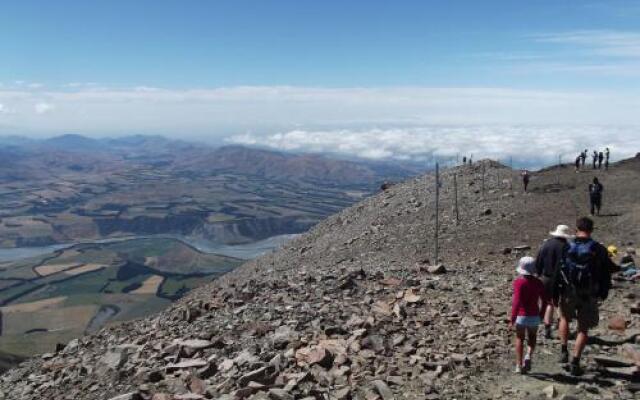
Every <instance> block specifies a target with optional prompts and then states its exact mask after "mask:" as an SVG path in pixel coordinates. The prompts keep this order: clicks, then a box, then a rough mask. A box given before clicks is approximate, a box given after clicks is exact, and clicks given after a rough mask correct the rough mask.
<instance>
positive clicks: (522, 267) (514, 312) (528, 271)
mask: <svg viewBox="0 0 640 400" xmlns="http://www.w3.org/2000/svg"><path fill="white" fill-rule="evenodd" d="M535 262H536V260H535V259H534V258H533V257H522V258H521V259H520V261H519V262H518V267H517V268H516V272H517V273H518V277H517V278H516V279H515V280H514V281H513V301H512V304H511V322H510V324H509V326H510V327H511V328H512V329H514V328H515V331H516V343H515V347H516V373H517V374H526V373H527V372H529V371H530V370H531V356H532V355H533V351H534V350H535V348H536V340H537V335H538V325H540V313H541V311H542V310H543V309H544V307H542V308H541V307H540V304H541V303H542V305H543V306H544V286H543V285H542V282H540V280H539V279H538V278H536V276H535V273H536V266H535ZM525 340H526V341H527V354H526V355H525V356H524V358H523V357H522V353H523V343H524V341H525Z"/></svg>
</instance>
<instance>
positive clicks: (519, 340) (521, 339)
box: [516, 326, 525, 366]
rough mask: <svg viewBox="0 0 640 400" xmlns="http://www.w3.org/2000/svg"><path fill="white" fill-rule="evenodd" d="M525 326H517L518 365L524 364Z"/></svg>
mask: <svg viewBox="0 0 640 400" xmlns="http://www.w3.org/2000/svg"><path fill="white" fill-rule="evenodd" d="M524 334H525V328H523V327H519V326H517V327H516V365H518V366H522V350H523V342H524Z"/></svg>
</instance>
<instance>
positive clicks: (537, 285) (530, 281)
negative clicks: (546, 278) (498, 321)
mask: <svg viewBox="0 0 640 400" xmlns="http://www.w3.org/2000/svg"><path fill="white" fill-rule="evenodd" d="M545 308H546V304H545V301H544V285H543V284H542V282H541V281H540V279H538V278H536V277H534V276H531V275H529V276H519V277H517V278H516V280H514V281H513V301H512V304H511V323H515V322H516V317H518V316H525V317H534V316H540V317H542V316H544V310H545Z"/></svg>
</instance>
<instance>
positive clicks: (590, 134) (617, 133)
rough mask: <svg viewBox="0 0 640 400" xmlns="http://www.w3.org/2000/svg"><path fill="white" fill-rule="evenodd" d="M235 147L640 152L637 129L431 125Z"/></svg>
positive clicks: (500, 155)
mask: <svg viewBox="0 0 640 400" xmlns="http://www.w3.org/2000/svg"><path fill="white" fill-rule="evenodd" d="M229 141H230V142H232V143H237V144H245V145H258V146H264V147H268V148H272V149H278V150H286V151H311V152H319V153H335V154H340V155H345V156H357V157H362V158H369V159H397V160H411V161H423V162H430V161H432V160H433V159H440V160H452V159H455V158H456V157H457V156H460V157H462V156H463V155H466V156H470V155H473V156H474V158H475V159H478V158H485V157H490V158H493V159H501V160H503V161H504V162H507V161H509V160H510V159H513V161H514V164H516V165H529V166H543V165H548V164H552V163H555V162H557V160H558V157H559V156H560V157H562V160H563V162H571V161H573V160H574V159H575V157H576V155H577V153H578V152H579V151H580V150H581V149H584V148H588V149H594V148H599V149H604V148H605V147H610V148H611V150H612V155H613V156H614V158H617V159H620V158H625V157H630V156H633V155H635V154H636V152H638V151H640V135H638V129H637V128H633V127H611V126H609V127H604V126H473V125H466V126H425V127H410V128H395V129H371V130H328V131H305V130H293V131H289V132H285V133H277V134H272V135H267V136H264V135H262V136H261V135H251V134H243V135H237V136H234V137H232V138H230V139H229Z"/></svg>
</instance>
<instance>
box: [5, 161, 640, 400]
mask: <svg viewBox="0 0 640 400" xmlns="http://www.w3.org/2000/svg"><path fill="white" fill-rule="evenodd" d="M483 171H484V173H483ZM454 174H455V175H456V178H457V182H458V194H459V222H456V218H455V210H454V208H453V205H454V201H453V195H454V192H455V190H454V186H453V176H454ZM442 175H443V176H442V190H441V193H442V198H441V205H442V207H441V212H440V222H441V225H440V238H439V240H440V245H441V251H440V260H434V259H433V247H434V240H433V238H434V219H435V213H434V196H433V193H434V178H433V177H432V176H426V177H422V178H419V179H415V180H411V181H408V182H405V183H403V184H399V185H396V186H393V187H391V188H390V189H388V190H387V191H385V192H383V193H380V194H378V195H376V196H374V197H371V198H368V199H366V200H365V201H363V202H361V203H359V204H357V205H356V206H354V207H351V208H349V209H347V210H345V211H343V212H341V213H339V214H338V215H335V216H333V217H331V218H329V219H328V220H326V221H325V222H323V223H321V224H319V225H317V226H316V227H315V228H314V229H312V230H311V231H310V232H309V233H308V234H306V235H303V236H302V237H300V238H298V239H296V240H294V241H292V242H290V243H289V244H288V245H287V246H286V248H284V249H282V250H281V251H279V252H277V253H274V254H271V255H267V256H265V257H262V258H259V259H257V260H255V261H252V262H250V263H247V264H245V265H244V266H243V267H240V268H238V269H236V270H235V271H233V272H232V273H229V274H227V275H225V276H224V277H222V278H220V279H218V280H217V281H215V282H213V283H212V284H210V285H208V286H205V287H202V288H200V289H198V290H195V291H194V292H192V293H191V294H190V295H189V296H187V297H186V298H184V299H183V300H181V301H180V302H178V303H176V304H175V305H173V306H172V307H171V308H170V309H169V310H167V311H165V312H163V313H161V314H159V315H157V316H154V317H151V318H148V319H145V320H140V321H134V322H129V323H125V324H122V325H118V326H114V327H111V328H108V329H104V330H102V331H100V332H98V333H96V334H95V335H92V336H86V337H84V338H82V339H80V340H76V341H73V342H71V343H69V344H68V345H67V346H66V347H65V348H64V349H63V350H61V351H60V352H58V353H57V354H47V355H44V356H42V357H40V358H38V359H34V360H30V361H27V362H25V363H24V364H23V365H22V366H21V367H20V368H18V369H14V370H12V371H9V372H8V373H6V374H5V375H4V376H2V378H1V379H0V393H2V394H1V395H0V398H4V399H119V400H125V399H155V400H162V399H176V400H178V399H204V398H211V399H243V398H249V399H307V400H311V399H367V400H374V399H383V400H389V399H482V398H504V399H513V398H537V397H540V396H542V397H543V398H544V397H545V396H547V395H548V396H551V397H554V396H560V395H563V396H565V398H567V399H570V398H572V397H571V396H579V397H580V398H611V399H613V398H620V399H627V398H628V399H630V398H634V396H637V393H634V391H636V390H637V389H638V388H637V386H634V385H637V383H634V379H637V378H635V377H634V376H633V374H634V371H636V370H637V367H633V365H634V362H635V364H636V365H637V363H638V360H635V361H633V360H630V358H629V357H633V356H634V355H637V354H638V353H637V349H638V345H637V344H633V341H634V340H636V337H637V335H635V334H634V330H636V332H637V330H638V329H639V328H640V318H639V316H638V314H633V313H632V311H633V310H635V312H637V311H638V304H636V303H637V301H638V300H637V299H638V296H640V290H639V289H638V286H637V285H638V284H634V283H630V282H627V281H616V288H615V290H614V291H613V292H612V295H611V297H610V299H609V300H607V302H606V303H605V305H604V307H603V310H602V320H603V323H602V324H601V326H600V328H599V329H598V330H596V331H595V332H594V333H595V334H596V338H595V339H594V343H593V345H592V346H590V347H589V349H588V352H587V354H586V357H585V362H586V365H587V375H586V376H585V377H584V378H579V379H574V378H570V377H568V376H567V375H566V374H564V373H563V372H562V370H561V369H560V368H559V367H558V366H557V365H556V364H555V363H554V359H555V357H556V354H557V351H558V344H557V342H556V341H546V342H545V341H543V343H542V345H541V347H540V350H539V353H538V355H537V358H536V364H534V372H536V374H532V375H530V376H527V377H522V376H515V375H513V374H512V372H511V370H512V365H513V362H512V358H513V356H512V353H511V337H512V334H511V333H510V332H509V331H508V329H507V324H506V320H507V317H508V312H509V307H510V295H511V293H510V285H511V281H512V279H513V277H514V272H513V269H514V265H515V261H516V259H517V258H518V257H519V256H521V255H524V254H526V253H532V252H534V251H535V248H536V247H537V246H538V245H539V244H540V242H541V241H542V240H543V239H544V238H545V236H546V233H547V232H548V231H549V230H550V229H552V228H553V227H554V226H555V225H556V224H558V223H567V224H572V223H573V220H574V219H575V217H576V216H578V215H580V214H583V213H585V212H586V207H587V204H586V186H585V185H586V183H587V182H588V181H589V180H590V179H591V178H592V177H593V173H592V172H591V171H587V172H583V173H580V174H575V173H574V172H573V170H572V169H571V168H568V167H567V168H556V169H549V170H545V171H544V172H540V173H538V174H535V175H534V176H533V179H532V183H531V189H532V190H531V191H530V193H528V194H525V193H522V191H521V189H520V185H519V177H518V174H517V172H514V171H511V170H509V169H507V168H503V167H502V166H500V165H497V164H494V163H492V162H484V163H477V164H476V165H474V166H473V167H469V166H465V167H460V168H456V169H452V170H448V171H445V172H444V173H443V174H442ZM483 175H484V179H483V177H482V176H483ZM598 175H601V178H602V181H603V183H604V185H605V188H606V197H605V208H604V213H605V214H606V216H602V217H600V218H598V219H597V221H596V223H597V232H596V235H597V238H598V239H600V240H601V241H604V242H606V243H607V244H609V243H616V244H618V245H619V246H624V247H626V246H627V245H630V244H633V243H637V241H638V235H639V234H640V232H639V231H638V226H639V225H638V222H640V221H639V219H640V202H639V201H638V198H637V191H638V189H640V180H639V179H638V178H639V177H640V159H634V160H630V161H628V162H624V163H620V164H619V165H616V166H614V167H613V168H612V169H611V170H610V171H609V172H598ZM483 181H484V185H483ZM511 181H513V182H515V184H514V185H513V186H514V187H513V189H511V188H510V182H511ZM483 186H484V190H483ZM528 247H532V248H533V250H528ZM440 263H441V264H442V265H441V266H436V265H437V264H440ZM634 285H636V286H634ZM618 314H619V316H620V317H621V320H622V322H623V325H625V326H623V328H626V331H624V332H622V331H615V332H617V333H616V334H617V335H618V336H613V335H614V332H613V331H611V330H609V329H608V327H607V325H608V324H607V321H608V320H609V319H610V318H611V317H612V316H614V315H618ZM614 320H615V318H614ZM614 322H616V321H614ZM617 322H620V321H617ZM614 327H615V326H614ZM618 328H619V327H618ZM603 356H607V357H609V360H610V363H613V364H614V365H616V366H618V367H620V366H622V367H623V368H618V369H615V370H614V369H609V370H607V369H604V367H602V366H600V367H598V366H599V365H602V357H603ZM623 356H626V357H627V358H626V359H625V358H624V357H623ZM612 357H613V361H611V360H612ZM598 360H600V361H599V363H598V362H596V361H598ZM616 363H618V364H616ZM605 364H606V362H605ZM609 366H611V365H609ZM634 368H636V370H634ZM545 393H547V394H545ZM573 398H575V397H573Z"/></svg>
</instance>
